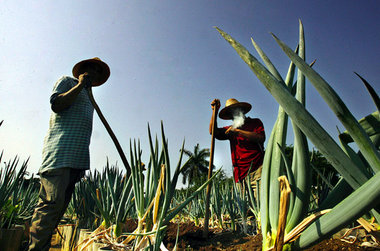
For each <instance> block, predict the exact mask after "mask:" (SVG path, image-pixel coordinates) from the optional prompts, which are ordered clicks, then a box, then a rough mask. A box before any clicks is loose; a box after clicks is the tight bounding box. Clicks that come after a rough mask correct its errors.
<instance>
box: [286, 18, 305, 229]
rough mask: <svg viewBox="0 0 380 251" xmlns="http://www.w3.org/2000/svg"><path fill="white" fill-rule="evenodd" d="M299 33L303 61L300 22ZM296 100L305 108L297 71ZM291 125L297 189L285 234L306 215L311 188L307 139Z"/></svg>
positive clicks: (303, 49) (303, 85) (300, 75)
mask: <svg viewBox="0 0 380 251" xmlns="http://www.w3.org/2000/svg"><path fill="white" fill-rule="evenodd" d="M299 33H300V34H299V51H298V55H299V56H300V57H301V58H302V59H303V60H305V35H304V31H303V25H302V23H301V21H300V24H299ZM296 99H297V100H298V101H299V102H300V103H301V104H302V105H303V106H305V102H306V100H305V76H304V75H303V74H302V72H301V71H300V70H299V69H298V72H297V89H296ZM292 125H293V131H294V151H293V160H295V161H293V166H292V169H293V173H294V176H295V178H296V184H297V189H296V191H294V192H295V201H294V205H293V208H292V209H291V215H290V219H289V221H287V223H286V232H289V231H290V230H292V229H293V228H294V227H295V226H296V225H298V223H300V222H301V221H302V220H303V218H304V216H305V215H306V214H307V210H308V205H309V197H310V186H311V175H310V160H309V147H308V143H307V139H306V136H305V135H304V134H303V132H302V131H301V130H300V129H299V128H298V126H297V125H295V124H294V123H293V121H292Z"/></svg>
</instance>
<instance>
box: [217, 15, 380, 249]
mask: <svg viewBox="0 0 380 251" xmlns="http://www.w3.org/2000/svg"><path fill="white" fill-rule="evenodd" d="M217 29H218V31H219V33H220V34H221V35H222V36H223V37H224V38H225V39H226V41H227V42H229V43H230V45H231V46H232V47H233V48H234V49H235V50H236V51H237V53H238V54H239V56H240V57H241V58H242V59H243V60H244V61H245V62H246V63H247V64H248V66H249V67H250V68H251V70H252V71H253V72H254V74H255V75H256V76H257V77H258V79H259V80H260V81H261V82H262V84H263V85H264V86H265V87H266V88H267V89H268V91H269V92H270V93H271V94H272V96H273V97H274V98H275V99H276V100H277V102H278V103H279V105H280V108H279V113H278V117H277V120H276V123H275V125H274V127H273V131H272V133H271V136H270V138H269V141H268V144H267V149H266V154H265V158H264V164H263V171H262V179H261V188H260V214H261V215H260V217H261V228H262V234H263V250H267V249H269V248H270V247H271V246H272V245H273V242H274V239H275V236H276V229H277V224H278V222H279V220H278V214H279V210H278V209H279V183H278V181H277V178H278V177H279V175H282V174H286V175H287V176H288V178H290V186H291V189H292V195H291V198H290V203H289V210H288V216H287V221H286V234H287V233H290V232H291V230H292V229H295V228H296V226H297V224H299V223H300V222H301V221H302V219H304V218H305V217H306V214H307V210H308V208H309V196H310V177H311V175H310V173H309V172H310V170H311V168H310V167H309V164H310V158H309V156H308V153H309V151H308V143H307V140H306V139H309V140H310V141H311V143H313V144H314V146H315V147H316V148H318V150H319V151H320V152H321V153H322V154H323V155H324V156H325V157H326V159H327V160H328V161H329V162H330V163H331V164H332V166H333V167H334V168H335V169H336V170H337V171H338V172H339V173H340V175H341V176H342V177H343V179H344V181H345V182H347V184H348V185H349V186H351V187H352V188H353V189H354V190H356V191H355V192H353V193H352V194H351V195H350V196H349V197H347V198H346V199H345V200H343V201H342V202H341V203H339V204H338V205H336V206H335V207H334V208H333V209H332V210H331V211H330V212H329V213H326V214H325V215H324V216H322V217H321V218H320V219H317V220H316V221H317V222H316V223H313V224H312V225H310V226H309V227H307V228H306V230H305V232H304V233H303V234H301V237H300V239H299V240H298V242H297V243H296V245H297V246H298V247H300V248H305V247H307V246H310V245H311V244H312V243H315V242H316V241H318V240H320V239H321V238H324V237H326V236H328V235H329V234H331V233H333V231H336V230H337V229H338V228H339V227H342V226H343V225H344V224H347V223H350V222H352V221H354V220H356V219H357V218H358V217H360V216H361V215H363V214H364V213H366V212H368V210H370V209H371V208H373V207H374V206H376V204H377V203H378V201H377V199H378V197H379V195H380V190H379V189H377V188H378V182H379V178H378V174H377V172H378V170H379V169H380V157H379V156H380V154H379V152H378V151H377V148H376V146H375V145H374V144H373V142H372V141H371V138H370V137H369V136H368V133H367V132H366V131H365V130H364V129H363V127H362V126H361V125H360V123H359V122H358V121H357V120H356V119H355V118H354V117H353V115H352V114H351V112H350V111H349V110H348V108H347V107H346V105H345V104H344V102H343V101H342V100H341V99H340V97H339V96H338V94H337V93H336V92H335V91H334V90H333V88H332V87H331V86H330V85H329V84H328V83H327V82H326V81H325V80H324V79H323V78H322V77H321V76H320V75H319V74H318V73H317V72H315V71H314V70H313V69H312V68H311V66H309V64H307V63H306V62H305V53H304V51H305V45H304V33H303V26H302V23H301V22H300V38H299V51H298V53H295V52H294V51H293V50H291V49H290V48H289V47H288V46H287V45H286V44H285V43H283V42H282V41H281V40H279V39H278V38H277V37H276V36H274V35H273V37H274V38H275V40H276V41H277V43H278V44H279V45H280V47H281V49H282V50H283V51H284V52H285V53H286V55H287V56H288V57H289V58H290V60H291V66H290V67H289V71H288V75H287V78H286V81H283V80H282V79H281V77H280V76H279V74H278V72H277V70H275V68H274V66H273V64H272V63H271V62H270V61H269V59H268V58H267V57H266V56H265V54H264V53H263V52H262V50H261V49H260V48H259V47H258V46H257V44H256V43H254V46H255V48H256V50H257V51H258V53H259V55H260V56H261V58H262V59H263V61H264V63H265V64H266V66H267V67H265V66H263V65H262V64H261V63H260V62H259V61H258V60H257V59H256V58H255V57H254V56H252V54H250V53H249V52H248V50H247V49H245V48H244V47H243V46H242V45H241V44H240V43H238V42H237V41H236V40H235V39H233V38H232V37H231V36H230V35H228V34H227V33H225V32H224V31H222V30H220V29H219V28H217ZM293 64H294V65H295V66H296V67H297V68H298V72H297V82H296V93H295V96H294V93H292V90H293V86H292V81H289V82H288V81H287V80H288V79H292V78H293V77H292V74H293V73H292V68H293V67H294V66H293ZM304 76H306V78H307V79H308V80H309V81H310V82H311V83H312V85H313V86H314V87H315V88H316V89H317V91H318V92H319V93H320V95H321V96H322V98H323V99H324V100H325V101H326V103H327V104H328V105H329V106H330V108H331V109H332V111H333V112H334V113H335V114H336V115H337V117H338V118H339V120H340V121H341V122H342V124H343V126H344V127H345V128H346V129H347V133H348V134H349V136H350V138H352V139H353V141H354V142H355V143H356V145H357V146H358V148H359V149H360V151H361V153H362V155H363V156H364V158H365V160H366V162H367V163H368V167H369V170H368V168H366V167H365V166H361V165H358V164H357V162H356V161H355V159H354V158H353V156H352V155H351V154H347V152H346V151H345V150H344V149H342V147H340V146H339V145H338V144H337V143H336V142H335V141H334V140H333V138H332V137H331V136H330V135H329V134H328V133H327V132H326V131H325V130H324V129H323V127H322V126H321V125H320V124H319V123H318V121H317V120H316V119H315V118H314V117H313V116H312V115H311V114H310V113H309V112H308V111H307V109H306V108H305V84H304V81H305V77H304ZM285 113H286V114H287V115H288V116H289V117H290V118H291V122H292V125H293V131H294V140H295V142H294V155H293V161H292V164H291V168H286V167H285V162H286V161H284V159H283V158H282V157H281V148H284V142H285V137H286V131H287V130H286V126H287V123H286V121H285V120H286V116H287V115H286V114H285ZM377 121H379V120H378V119H377ZM374 174H376V175H375V176H373V175H374ZM371 177H372V178H371ZM293 178H294V179H293ZM292 179H293V181H292ZM365 189H368V190H365ZM369 193H371V195H369ZM359 201H360V203H359ZM372 211H374V210H372ZM343 212H344V213H343ZM343 214H344V216H343ZM374 214H375V216H376V214H377V212H376V211H374ZM285 239H286V237H285Z"/></svg>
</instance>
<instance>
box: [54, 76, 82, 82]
mask: <svg viewBox="0 0 380 251" xmlns="http://www.w3.org/2000/svg"><path fill="white" fill-rule="evenodd" d="M66 81H73V82H78V79H76V78H74V77H70V76H67V75H64V76H62V77H60V78H59V79H58V81H57V82H66Z"/></svg>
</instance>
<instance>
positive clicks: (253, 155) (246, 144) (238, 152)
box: [224, 117, 265, 182]
mask: <svg viewBox="0 0 380 251" xmlns="http://www.w3.org/2000/svg"><path fill="white" fill-rule="evenodd" d="M224 128H226V129H228V128H229V126H227V127H224ZM239 129H241V130H244V131H250V132H255V133H258V134H261V135H264V137H265V131H264V125H263V123H262V122H261V120H260V119H257V118H255V119H252V118H249V117H248V118H246V119H245V121H244V125H243V126H241V127H239ZM229 140H230V146H231V159H232V165H233V166H234V179H235V182H239V181H242V180H243V179H244V178H245V176H247V174H248V170H249V168H250V166H251V162H252V169H251V172H252V171H255V170H256V169H257V168H259V167H260V166H261V165H262V163H263V159H264V145H263V144H260V143H255V142H252V141H249V140H248V139H247V138H244V137H243V136H241V135H237V136H235V135H234V136H232V137H230V138H229Z"/></svg>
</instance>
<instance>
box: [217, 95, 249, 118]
mask: <svg viewBox="0 0 380 251" xmlns="http://www.w3.org/2000/svg"><path fill="white" fill-rule="evenodd" d="M251 108H252V106H251V104H249V103H246V102H239V101H237V100H236V99H234V98H230V99H227V101H226V107H224V108H223V109H222V110H221V111H220V112H219V117H220V118H221V119H226V120H227V119H233V115H234V114H233V112H234V111H236V110H237V109H240V110H241V111H242V112H243V113H244V114H246V113H247V112H249V111H250V110H251Z"/></svg>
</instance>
